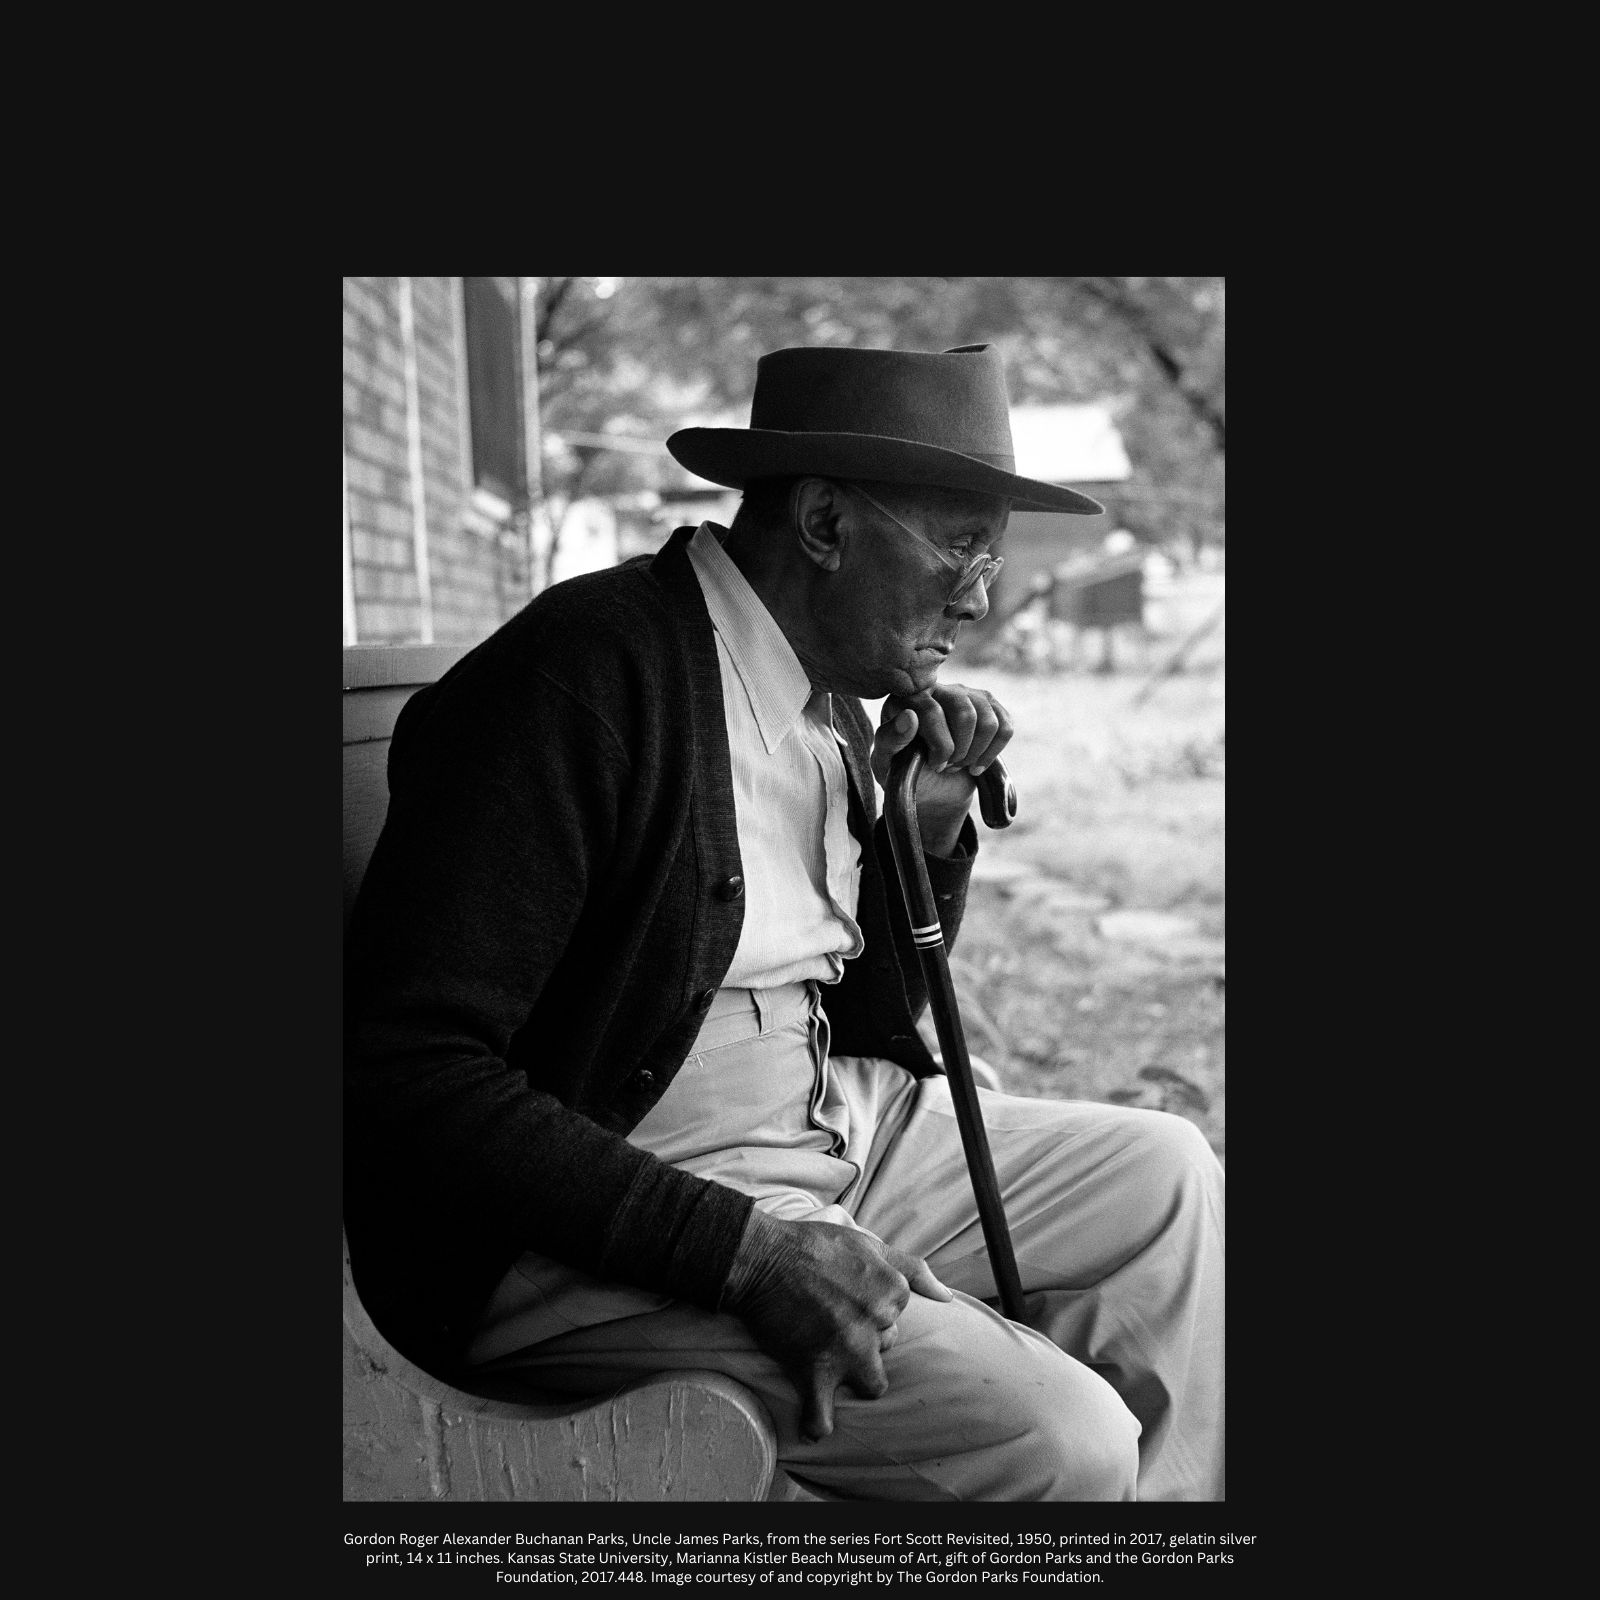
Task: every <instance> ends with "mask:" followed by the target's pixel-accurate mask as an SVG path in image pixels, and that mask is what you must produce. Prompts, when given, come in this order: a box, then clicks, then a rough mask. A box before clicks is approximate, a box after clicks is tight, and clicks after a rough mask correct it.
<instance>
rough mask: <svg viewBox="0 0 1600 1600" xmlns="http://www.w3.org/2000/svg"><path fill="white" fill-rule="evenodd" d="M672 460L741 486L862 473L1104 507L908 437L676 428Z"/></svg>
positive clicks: (1066, 506) (1051, 507) (1031, 502)
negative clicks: (775, 479) (761, 481)
mask: <svg viewBox="0 0 1600 1600" xmlns="http://www.w3.org/2000/svg"><path fill="white" fill-rule="evenodd" d="M667 449H668V450H669V451H670V452H671V454H672V458H673V460H675V461H677V462H678V463H679V464H680V465H682V466H685V467H687V468H688V469H689V471H690V472H692V473H694V474H695V475H696V476H697V477H701V478H705V479H707V480H708V481H709V482H711V483H720V484H722V485H723V486H724V487H726V488H729V489H742V488H744V486H745V485H746V484H748V483H753V482H755V481H756V480H757V479H758V478H803V477H811V476H816V477H819V478H865V479H869V480H876V481H880V482H883V483H914V484H922V485H925V486H927V487H929V488H934V489H968V490H971V491H973V492H975V493H977V494H996V495H1003V496H1005V497H1006V498H1007V499H1008V500H1010V501H1011V502H1012V504H1013V505H1014V506H1018V507H1021V508H1022V509H1023V510H1027V511H1058V512H1063V513H1068V514H1073V515H1077V516H1081V517H1091V516H1096V515H1098V514H1099V513H1100V512H1102V511H1104V510H1105V507H1104V506H1103V505H1101V504H1100V502H1099V501H1098V500H1091V499H1090V498H1089V496H1088V495H1086V494H1079V493H1078V491H1077V490H1076V489H1065V488H1062V487H1061V485H1059V484H1055V483H1043V482H1041V481H1040V480H1038V479H1037V478H1024V477H1021V476H1019V475H1018V474H1017V473H1015V472H1007V471H1005V470H1004V469H1002V468H1000V467H995V466H991V465H990V464H989V463H988V462H987V461H980V460H978V459H977V457H976V456H968V455H963V454H962V453H961V452H960V451H959V450H946V449H943V448H942V447H941V446H939V445H935V444H919V443H917V442H916V441H915V440H913V439H891V438H886V437H884V436H882V435H879V434H870V433H782V432H778V431H776V430H774V429H770V428H683V429H680V430H679V431H678V432H677V433H675V434H673V435H672V437H671V438H669V439H668V440H667Z"/></svg>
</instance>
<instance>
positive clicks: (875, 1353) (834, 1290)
mask: <svg viewBox="0 0 1600 1600" xmlns="http://www.w3.org/2000/svg"><path fill="white" fill-rule="evenodd" d="M913 1291H915V1292H916V1293H917V1294H922V1295H926V1296H927V1297H928V1298H929V1299H930V1300H951V1299H953V1298H954V1296H953V1295H952V1294H951V1292H950V1290H948V1289H947V1288H946V1287H945V1286H944V1285H943V1284H942V1283H940V1282H939V1280H938V1279H937V1278H936V1277H934V1275H933V1273H932V1271H931V1270H930V1269H929V1267H928V1264H927V1262H925V1261H924V1260H922V1258H921V1257H920V1256H914V1255H909V1254H907V1253H906V1252H905V1251H903V1250H895V1249H893V1248H892V1247H891V1246H889V1245H886V1244H884V1243H883V1241H882V1240H881V1239H878V1238H877V1237H876V1236H875V1235H873V1234H870V1233H862V1232H858V1231H857V1230H856V1229H854V1228H846V1227H842V1226H841V1225H840V1224H838V1223H836V1222H785V1221H784V1220H782V1219H781V1218H779V1217H769V1216H767V1215H766V1213H765V1212H762V1211H753V1212H752V1213H751V1214H750V1221H749V1223H748V1224H747V1226H746V1228H745V1232H744V1237H743V1239H741V1240H740V1243H739V1253H738V1255H737V1256H736V1257H735V1258H734V1263H733V1271H732V1273H731V1274H730V1276H729V1280H728V1290H727V1294H726V1296H725V1297H724V1300H723V1309H724V1310H727V1311H731V1312H733V1313H734V1315H735V1316H738V1317H740V1318H742V1319H743V1320H744V1322H745V1324H746V1326H747V1327H748V1328H749V1329H750V1332H751V1334H752V1335H753V1336H754V1338H755V1341H756V1343H757V1344H758V1345H760V1346H761V1348H762V1349H763V1350H765V1351H766V1352H767V1354H768V1355H769V1356H771V1357H772V1358H773V1360H775V1361H776V1362H777V1363H778V1364H779V1365H780V1366H781V1367H782V1368H783V1369H784V1371H785V1372H787V1373H788V1374H789V1376H790V1377H791V1378H792V1379H793V1380H794V1385H795V1388H796V1390H797V1391H798V1393H799V1396H800V1431H801V1433H802V1434H803V1435H804V1436H805V1437H806V1438H807V1439H812V1440H815V1439H826V1438H827V1437H828V1435H829V1434H830V1433H832V1432H833V1402H834V1395H835V1393H836V1391H837V1390H838V1388H839V1386H840V1385H841V1384H845V1385H848V1386H849V1387H850V1388H851V1389H853V1390H854V1391H855V1392H856V1393H857V1394H858V1395H860V1396H861V1397H862V1398H863V1399H865V1400H875V1399H877V1398H878V1396H880V1395H882V1394H886V1393H887V1392H888V1388H889V1379H888V1377H887V1375H886V1374H885V1372H884V1370H883V1353H884V1351H885V1350H887V1349H888V1348H889V1347H890V1345H892V1344H893V1342H894V1335H895V1325H896V1322H897V1321H898V1319H899V1316H900V1313H901V1311H902V1310H903V1309H904V1308H905V1305H906V1302H907V1301H909V1300H910V1298H911V1295H912V1292H913Z"/></svg>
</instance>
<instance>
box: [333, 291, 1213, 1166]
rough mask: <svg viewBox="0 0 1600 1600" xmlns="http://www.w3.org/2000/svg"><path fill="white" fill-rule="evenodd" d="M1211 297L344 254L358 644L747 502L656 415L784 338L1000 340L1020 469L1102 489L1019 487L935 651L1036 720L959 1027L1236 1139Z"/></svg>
mask: <svg viewBox="0 0 1600 1600" xmlns="http://www.w3.org/2000/svg"><path fill="white" fill-rule="evenodd" d="M1224 323H1225V303H1224V280H1223V279H1221V278H1136V277H1126V278H933V277H929V278H847V277H841V278H805V277H800V278H626V277H622V278H591V277H548V278H514V277H512V278H346V279H345V280H344V522H343V533H344V540H343V543H344V550H343V554H344V619H343V621H344V629H343V637H344V643H345V644H346V645H356V644H361V645H370V644H410V643H436V644H472V643H476V642H477V641H478V640H480V639H482V638H484V637H485V636H486V635H488V634H489V633H491V632H492V631H493V630H494V629H495V628H496V627H498V626H499V625H500V624H501V623H502V622H503V621H505V620H506V619H507V618H509V617H510V616H511V615H513V614H514V613H515V612H516V611H518V610H520V609H521V608H522V607H523V606H524V605H526V604H527V602H528V601H529V599H530V598H532V596H534V595H535V594H537V593H538V592H539V591H540V590H541V589H543V588H545V587H546V586H548V585H549V584H551V583H556V582H560V581H561V580H562V579H564V578H567V577H571V576H573V575H575V574H577V573H580V572H587V571H592V570H595V569H597V568H601V567H606V566H610V565H613V564H615V563H616V562H619V561H624V560H627V559H629V558H630V557H632V556H635V555H640V554H647V553H650V552H653V551H654V550H656V549H658V548H659V547H660V545H661V544H662V543H663V542H664V541H665V540H666V538H667V537H668V536H669V535H670V534H671V533H672V531H673V530H674V529H675V528H678V527H681V526H684V525H686V524H695V523H698V522H700V521H702V520H704V519H706V518H710V519H711V520H713V521H716V522H720V523H722V524H724V525H725V524H727V523H728V522H730V521H731V520H732V517H733V514H734V511H735V509H736V507H737V504H738V495H737V492H736V491H732V490H727V489H722V488H719V487H718V486H717V485H715V484H710V483H707V482H706V481H705V480H703V479H699V478H695V477H694V476H693V475H692V474H690V473H688V472H687V471H686V470H685V469H683V468H682V467H680V466H678V465H677V463H676V462H674V461H673V460H672V458H671V456H669V455H668V454H667V452H666V448H665V443H664V441H665V439H666V437H667V436H668V434H670V433H672V432H673V431H674V430H675V429H677V428H681V427H691V426H704V427H719V426H720V427H744V426H746V425H747V424H748V422H749V414H750V394H751V390H752V388H753V386H754V382H755V370H756V361H757V359H758V357H760V356H761V355H763V354H765V353H766V352H767V351H769V350H778V349H783V348H785V347H787V346H793V345H860V346H870V347H874V348H880V349H888V348H897V349H905V350H942V349H946V348H948V347H950V346H952V345H957V344H976V343H983V342H987V343H992V344H995V345H997V346H998V347H999V348H1000V350H1001V351H1002V353H1003V355H1004V357H1005V362H1006V372H1007V380H1008V384H1009V388H1010V395H1011V402H1012V431H1013V437H1014V442H1015V448H1016V457H1017V470H1018V471H1019V472H1021V473H1023V474H1024V475H1026V476H1028V477H1033V478H1039V479H1043V480H1046V481H1048V482H1052V483H1061V484H1067V485H1070V486H1072V487H1073V488H1077V489H1081V490H1083V491H1085V492H1086V493H1088V494H1091V495H1093V496H1094V498H1095V499H1097V500H1099V501H1100V502H1101V503H1102V504H1103V505H1104V506H1105V507H1106V511H1105V513H1104V514H1103V515H1101V516H1096V517H1066V516H1051V515H1045V514H1038V513H1028V512H1020V511H1019V512H1014V513H1013V514H1012V517H1011V520H1010V524H1009V526H1008V528H1007V531H1006V534H1005V537H1004V539H1003V541H1002V542H1001V544H1000V545H998V546H997V547H996V548H997V553H999V554H1002V555H1004V556H1005V558H1006V565H1005V569H1004V571H1003V572H1002V573H1001V574H1000V575H999V578H998V579H997V581H996V582H995V583H994V585H992V586H991V588H990V610H989V614H988V616H987V617H985V618H984V619H983V621H982V622H981V623H977V624H972V625H969V627H968V628H967V629H965V630H963V631H964V637H963V639H962V642H961V645H960V647H959V649H958V653H957V655H956V656H955V657H953V658H952V661H951V663H950V666H949V668H948V669H947V671H946V676H947V677H949V678H952V679H956V680H958V681H959V680H966V681H971V682H974V683H978V684H981V685H982V686H983V687H985V688H988V689H991V690H992V691H993V692H994V693H995V694H996V695H997V696H998V698H999V699H1000V700H1001V702H1002V703H1003V704H1004V705H1005V706H1006V707H1007V708H1008V709H1009V710H1010V711H1011V713H1012V715H1013V717H1014V719H1015V720H1016V722H1017V725H1018V729H1019V731H1018V733H1017V735H1016V738H1015V739H1014V741H1013V744H1012V746H1011V749H1010V751H1009V752H1008V754H1007V765H1008V767H1009V768H1010V770H1011V772H1012V776H1013V778H1014V779H1015V781H1016V784H1017V787H1018V790H1019V793H1020V796H1021V805H1020V809H1019V814H1018V817H1017V820H1016V822H1015V823H1014V824H1013V825H1012V827H1011V828H1009V829H1007V830H1005V831H1004V832H1001V833H993V834H989V833H986V834H985V836H984V840H983V849H982V851H981V854H980V856H979V860H978V863H977V866H976V868H975V870H974V880H973V888H972V894H971V899H970V902H969V911H968V915H967V919H966V922H965V924H964V926H963V931H962V936H961V940H960V944H959V946H958V948H957V950H956V951H955V952H954V953H953V955H952V967H953V968H954V970H955V975H956V982H957V988H958V992H959V994H960V997H961V1004H962V1014H963V1020H964V1022H965V1024H966V1031H967V1035H968V1040H969V1044H970V1046H971V1048H972V1050H973V1051H974V1053H975V1054H978V1055H981V1056H982V1057H983V1058H984V1059H985V1060H987V1061H988V1062H989V1063H990V1064H991V1065H992V1066H993V1067H994V1069H995V1071H996V1072H997V1074H998V1075H999V1077H1000V1079H1001V1081H1002V1083H1003V1084H1004V1086H1005V1087H1006V1088H1007V1089H1009V1090H1011V1091H1012V1092H1014V1093H1020V1094H1041V1095H1052V1096H1057V1097H1062V1098H1084V1099H1096V1100H1112V1101H1118V1102H1121V1103H1124V1104H1136V1105H1147V1106H1155V1107H1159V1108H1162V1109H1166V1110H1169V1111H1175V1112H1177V1113H1178V1114H1180V1115H1183V1116H1186V1117H1189V1118H1190V1119H1191V1120H1193V1121H1195V1122H1196V1123H1197V1124H1198V1125H1199V1126H1200V1127H1201V1128H1202V1129H1203V1130H1204V1131H1205V1133H1206V1135H1207V1137H1208V1138H1209V1139H1210V1140H1211V1143H1212V1145H1213V1147H1214V1148H1215V1149H1216V1150H1217V1152H1218V1154H1219V1155H1223V1156H1224V1158H1225V1114H1226V1097H1225V1078H1224V1058H1223V1003H1224V992H1225V980H1224V967H1223V949H1224V945H1223V940H1224V893H1223V789H1224V749H1225V745H1224V732H1225V727H1224V703H1223V702H1224V690H1225V676H1226V618H1225V595H1226V538H1225V526H1224V525H1225V495H1224V455H1225V448H1226V444H1225V411H1226V406H1225V398H1224V396H1225V367H1224V342H1225V339H1224ZM869 709H875V708H871V707H869ZM929 1037H930V1042H932V1030H931V1025H930V1027H929Z"/></svg>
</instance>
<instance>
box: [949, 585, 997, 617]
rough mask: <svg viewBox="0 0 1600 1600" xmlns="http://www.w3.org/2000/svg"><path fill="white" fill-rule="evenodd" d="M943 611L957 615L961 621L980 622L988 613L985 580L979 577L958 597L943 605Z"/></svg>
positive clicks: (987, 592)
mask: <svg viewBox="0 0 1600 1600" xmlns="http://www.w3.org/2000/svg"><path fill="white" fill-rule="evenodd" d="M945 611H946V612H947V613H948V614H949V615H950V616H952V617H959V618H960V619H961V620H962V621H963V622H981V621H982V620H983V619H984V618H985V617H986V616H988V615H989V586H988V583H987V581H986V580H985V579H983V578H979V579H978V581H977V582H976V583H975V584H973V586H972V587H971V588H970V589H968V590H967V592H966V593H965V594H964V595H962V596H961V598H960V599H958V600H952V601H951V602H950V604H949V605H947V606H946V607H945Z"/></svg>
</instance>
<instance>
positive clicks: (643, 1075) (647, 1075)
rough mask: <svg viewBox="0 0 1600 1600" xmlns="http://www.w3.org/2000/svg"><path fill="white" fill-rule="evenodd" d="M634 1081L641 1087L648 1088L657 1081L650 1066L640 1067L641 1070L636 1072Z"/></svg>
mask: <svg viewBox="0 0 1600 1600" xmlns="http://www.w3.org/2000/svg"><path fill="white" fill-rule="evenodd" d="M633 1081H634V1082H635V1083H636V1084H638V1085H639V1087H640V1088H641V1089H648V1088H649V1087H650V1085H651V1084H652V1083H654V1082H655V1081H656V1075H655V1073H653V1072H652V1071H651V1070H650V1069H649V1067H640V1068H639V1070H638V1071H637V1072H636V1073H634V1075H633Z"/></svg>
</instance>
